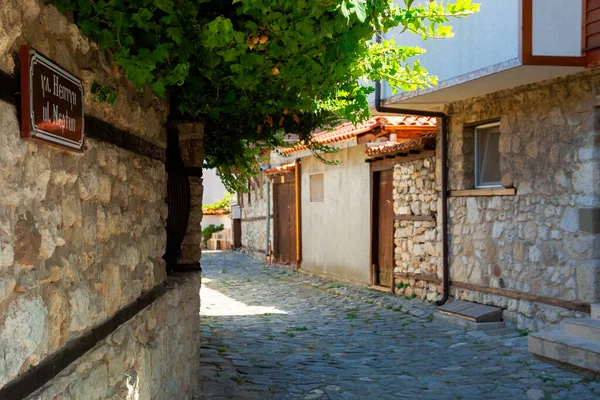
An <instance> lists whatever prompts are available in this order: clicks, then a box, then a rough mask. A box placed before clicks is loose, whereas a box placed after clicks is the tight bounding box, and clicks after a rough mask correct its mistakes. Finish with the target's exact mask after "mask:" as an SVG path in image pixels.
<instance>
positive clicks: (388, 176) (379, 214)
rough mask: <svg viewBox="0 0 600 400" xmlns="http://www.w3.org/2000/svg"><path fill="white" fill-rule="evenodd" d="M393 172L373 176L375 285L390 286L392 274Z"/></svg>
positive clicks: (381, 172) (376, 173)
mask: <svg viewBox="0 0 600 400" xmlns="http://www.w3.org/2000/svg"><path fill="white" fill-rule="evenodd" d="M393 176H394V173H393V170H385V171H378V172H375V173H374V174H373V179H374V182H373V191H374V193H373V195H374V196H373V197H374V198H373V206H374V210H373V218H374V220H373V228H374V229H373V235H374V236H375V237H374V238H373V245H374V248H373V254H374V256H375V257H374V264H375V266H376V268H375V277H374V278H375V284H377V285H380V286H386V287H390V286H392V275H393V273H394V200H393V185H394V179H393Z"/></svg>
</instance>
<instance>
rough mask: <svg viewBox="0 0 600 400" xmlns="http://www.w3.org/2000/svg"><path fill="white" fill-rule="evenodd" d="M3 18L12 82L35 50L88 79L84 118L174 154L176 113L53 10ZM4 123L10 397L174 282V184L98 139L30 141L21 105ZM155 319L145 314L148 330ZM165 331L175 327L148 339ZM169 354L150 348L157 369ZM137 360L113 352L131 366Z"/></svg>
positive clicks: (4, 287) (38, 6)
mask: <svg viewBox="0 0 600 400" xmlns="http://www.w3.org/2000/svg"><path fill="white" fill-rule="evenodd" d="M0 9H2V12H1V13H0V37H1V38H2V39H0V68H1V69H2V70H3V71H4V72H7V73H9V74H14V72H15V68H16V65H17V63H18V58H17V56H18V49H19V45H21V44H26V43H27V44H29V45H30V46H31V47H32V48H34V49H36V50H39V51H41V52H43V53H44V54H46V55H47V56H48V57H50V58H51V59H53V60H55V61H56V62H58V63H59V64H60V65H62V66H63V67H65V68H66V69H67V70H69V71H71V72H72V73H73V74H74V75H76V76H79V77H81V78H82V80H83V83H84V88H85V99H84V100H85V107H86V115H91V116H95V117H97V118H99V119H102V120H104V121H106V122H108V123H110V124H112V125H113V126H115V127H117V128H119V129H122V130H125V131H128V132H129V133H131V134H133V135H135V136H138V137H141V138H143V139H145V140H146V141H148V142H150V143H152V144H153V145H155V146H158V147H159V148H163V149H164V148H165V147H166V130H165V123H166V119H167V113H168V105H167V103H166V102H165V101H163V100H160V99H157V98H156V97H154V96H153V95H152V94H151V93H150V91H148V90H142V91H137V90H136V89H135V88H134V87H133V85H131V84H130V83H129V82H128V81H127V79H126V78H125V77H124V76H122V75H121V74H120V73H119V70H118V69H117V68H116V67H115V66H114V65H111V64H110V63H109V61H108V60H107V57H106V54H105V52H104V51H103V50H100V49H99V48H98V47H97V45H96V44H94V43H93V42H90V41H89V40H88V39H86V38H84V37H83V36H82V35H81V33H80V32H79V30H78V28H77V27H76V25H75V24H73V23H71V22H70V21H69V20H68V18H67V17H65V16H64V15H62V14H61V13H59V12H58V11H57V9H56V8H55V7H54V6H51V5H47V2H42V1H37V0H25V1H20V0H19V1H17V0H4V1H1V2H0ZM95 81H98V82H100V83H106V84H109V85H111V86H114V87H115V88H116V90H117V94H118V97H117V101H116V103H115V105H114V106H110V105H107V104H105V103H99V102H95V101H94V100H93V98H92V95H91V94H90V92H91V90H90V89H91V86H92V84H93V82H95ZM0 121H2V123H1V124H0V354H1V355H2V356H1V357H0V387H2V386H4V385H5V384H6V383H7V382H9V381H11V380H13V379H15V378H16V377H17V376H18V375H20V374H22V373H24V372H26V371H27V370H29V369H30V368H31V367H32V366H34V365H36V364H38V363H39V362H40V361H41V360H43V359H44V358H45V357H47V356H49V355H51V354H53V353H55V352H57V351H58V350H60V349H61V348H63V347H64V346H65V344H66V343H67V341H69V340H73V339H76V338H78V337H80V336H81V335H82V334H83V333H85V332H89V331H90V330H91V329H92V328H93V327H94V326H97V325H98V324H99V323H101V322H103V321H105V320H107V319H108V318H110V317H111V316H113V315H115V313H116V312H117V311H118V310H119V309H121V308H122V307H123V306H124V305H126V304H128V303H131V302H133V301H135V300H136V299H137V298H138V297H139V296H140V295H141V294H142V293H143V292H146V291H148V290H150V289H151V288H153V287H155V286H156V285H158V284H159V283H161V282H162V281H163V280H164V279H165V278H166V271H165V265H164V261H163V260H162V255H163V253H164V251H165V248H166V233H165V221H166V217H167V206H166V204H165V197H166V187H167V183H166V173H165V166H164V164H163V163H162V162H161V161H157V160H153V159H150V158H146V157H142V156H138V155H137V154H135V153H132V152H129V151H126V150H123V149H121V148H119V147H116V146H114V145H111V144H107V143H104V142H100V141H97V140H94V139H89V138H88V139H86V144H85V152H84V153H73V152H68V151H64V150H59V149H56V148H53V147H50V146H47V145H43V144H38V143H36V142H27V141H24V140H23V139H21V138H20V123H19V116H18V112H17V107H16V106H15V104H12V103H9V102H5V101H2V100H0ZM178 290H179V289H173V291H172V293H171V295H170V297H176V296H177V293H176V292H177V291H178ZM186 290H187V289H186ZM196 297H197V292H196ZM157 307H161V306H157ZM197 309H198V307H197V304H196V312H197ZM152 312H153V311H146V317H145V318H151V315H150V314H151V313H152ZM157 312H158V311H157ZM148 313H149V314H148ZM179 317H180V315H179V314H176V313H173V315H172V316H171V315H169V317H168V318H169V319H172V318H179ZM155 318H156V319H158V317H157V316H156V317H155ZM180 325H183V324H178V326H179V327H178V328H177V329H176V331H177V330H180V329H182V328H181V326H180ZM134 326H135V323H134V325H129V326H127V327H123V329H126V330H130V329H133V327H134ZM158 329H164V330H169V329H170V327H169V328H167V326H166V325H165V326H161V327H158V328H154V327H150V326H149V327H148V330H149V331H153V330H158ZM186 329H188V328H186ZM165 334H166V333H165ZM177 335H178V334H176V332H175V331H174V332H173V336H172V337H171V341H173V343H171V344H170V346H179V345H183V344H181V343H179V344H178V343H177V340H179V339H182V340H183V339H185V338H184V337H183V336H181V338H180V337H178V336H177ZM185 340H187V339H185ZM132 345H133V342H131V343H130V344H128V345H127V346H132ZM162 345H166V339H164V340H163V339H161V340H160V341H159V342H157V346H159V347H156V348H155V347H152V349H153V350H151V352H155V353H154V354H152V356H153V357H159V355H158V352H161V351H166V349H165V348H164V347H160V346H162ZM130 349H132V347H126V346H123V347H120V348H118V349H117V348H115V350H114V351H115V352H116V353H119V352H120V353H122V355H120V356H119V357H126V358H127V359H128V360H129V358H128V357H129V356H133V354H127V351H128V350H130ZM149 349H150V348H149ZM148 351H150V350H148ZM107 354H110V353H107ZM147 355H148V356H149V355H150V354H147ZM190 355H191V353H190ZM108 358H109V357H108V356H107V360H108ZM157 359H158V358H157ZM165 359H166V357H165ZM96 361H99V360H95V361H94V362H96ZM108 361H110V360H108ZM82 363H83V361H82ZM84 364H85V363H84ZM85 365H86V367H85V368H88V367H87V364H85ZM82 368H83V367H82ZM90 368H92V367H91V366H90ZM110 368H112V367H109V369H110ZM117 370H118V369H117ZM115 371H116V370H115ZM122 371H126V368H124V369H123V370H122ZM159 371H164V370H162V369H161V370H156V369H155V370H154V372H149V371H145V372H144V373H154V374H155V375H157V379H158V374H159V373H160V372H159ZM105 372H106V370H105V369H102V368H100V369H96V368H92V374H91V375H90V376H91V378H90V379H92V380H93V381H96V378H98V379H101V378H102V377H103V376H104V377H106V374H105ZM111 374H113V373H112V372H111V373H109V378H110V376H111ZM102 379H104V378H102ZM110 379H111V382H113V381H114V378H110ZM99 382H100V381H99ZM88 383H90V382H89V381H88ZM81 384H82V382H80V383H79V385H81ZM100 384H103V381H102V382H100ZM173 384H175V383H173ZM182 384H183V383H182ZM114 385H115V383H114V382H113V383H111V384H110V385H109V386H111V387H112V386H114ZM79 387H80V389H81V390H83V388H84V386H79ZM90 389H91V388H90ZM93 389H94V390H95V389H96V388H95V387H94V388H93ZM97 389H98V390H103V389H102V388H100V387H98V388H97ZM73 390H75V389H73ZM78 390H79V389H78ZM84 393H85V392H84ZM107 393H108V392H107ZM90 396H91V395H90ZM92 397H94V396H91V397H88V396H87V395H79V396H78V398H92ZM117 397H119V396H117ZM119 398H120V397H119Z"/></svg>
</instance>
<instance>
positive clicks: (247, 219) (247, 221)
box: [240, 173, 273, 261]
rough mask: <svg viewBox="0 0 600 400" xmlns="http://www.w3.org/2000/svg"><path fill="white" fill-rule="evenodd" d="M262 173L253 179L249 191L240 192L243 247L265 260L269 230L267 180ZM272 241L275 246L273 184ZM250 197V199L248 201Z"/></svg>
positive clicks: (271, 192) (253, 255)
mask: <svg viewBox="0 0 600 400" xmlns="http://www.w3.org/2000/svg"><path fill="white" fill-rule="evenodd" d="M268 179H269V178H268V177H267V176H266V175H265V174H262V173H261V174H260V175H258V176H256V177H254V178H253V179H252V180H251V185H250V186H251V189H250V192H249V193H240V196H242V197H243V200H242V207H241V210H242V247H243V249H244V250H245V251H247V252H248V254H249V255H250V256H252V257H253V258H255V259H257V260H260V261H265V260H266V257H265V246H266V240H267V238H266V232H267V220H266V219H267V180H268ZM270 186H271V187H270V210H269V216H268V217H269V218H271V224H270V243H271V248H272V247H273V245H272V243H273V242H272V241H273V219H272V215H273V185H270ZM248 197H250V201H248Z"/></svg>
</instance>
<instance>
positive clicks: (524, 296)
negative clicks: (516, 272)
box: [450, 281, 590, 313]
mask: <svg viewBox="0 0 600 400" xmlns="http://www.w3.org/2000/svg"><path fill="white" fill-rule="evenodd" d="M450 285H451V286H452V287H453V288H456V289H462V290H470V291H473V292H480V293H487V294H494V295H498V296H504V297H510V298H511V299H517V300H525V301H531V302H534V303H542V304H548V305H551V306H556V307H561V308H565V309H567V310H573V311H579V312H583V313H589V312H590V304H589V303H584V302H577V301H568V300H559V299H554V298H551V297H544V296H537V295H534V294H529V293H522V292H515V291H512V290H505V289H500V288H492V287H487V286H480V285H475V284H472V283H466V282H455V281H452V282H450Z"/></svg>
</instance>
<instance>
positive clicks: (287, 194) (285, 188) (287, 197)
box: [273, 174, 296, 264]
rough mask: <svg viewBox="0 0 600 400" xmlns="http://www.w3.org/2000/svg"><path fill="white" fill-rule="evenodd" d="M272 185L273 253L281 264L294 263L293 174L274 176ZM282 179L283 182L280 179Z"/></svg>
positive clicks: (294, 216) (294, 205)
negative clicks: (274, 180)
mask: <svg viewBox="0 0 600 400" xmlns="http://www.w3.org/2000/svg"><path fill="white" fill-rule="evenodd" d="M275 179H276V182H275V184H274V185H273V203H274V207H273V223H274V226H273V229H274V232H273V233H274V239H275V240H274V243H273V245H274V246H273V247H274V248H273V253H274V254H273V255H274V256H275V261H276V262H278V263H283V264H295V263H296V196H295V183H294V175H292V174H286V175H284V176H283V177H281V178H280V177H277V178H275ZM282 179H283V182H281V180H282Z"/></svg>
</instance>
